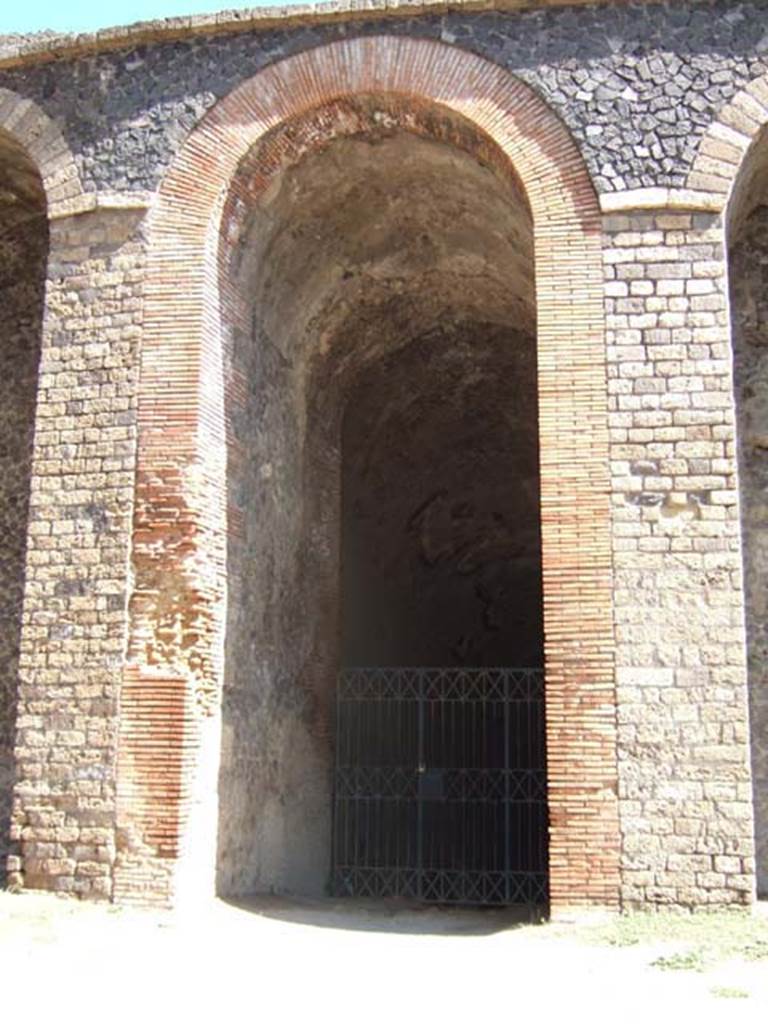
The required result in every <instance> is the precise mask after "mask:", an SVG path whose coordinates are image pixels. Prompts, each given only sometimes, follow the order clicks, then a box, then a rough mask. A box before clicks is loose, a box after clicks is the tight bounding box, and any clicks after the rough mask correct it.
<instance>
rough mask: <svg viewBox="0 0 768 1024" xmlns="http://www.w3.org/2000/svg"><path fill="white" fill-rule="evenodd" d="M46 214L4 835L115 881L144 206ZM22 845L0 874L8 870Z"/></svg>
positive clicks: (28, 865)
mask: <svg viewBox="0 0 768 1024" xmlns="http://www.w3.org/2000/svg"><path fill="white" fill-rule="evenodd" d="M142 216H143V211H142V213H137V212H136V211H112V212H108V211H103V212H94V213H90V214H84V215H82V216H78V217H69V218H65V219H63V220H58V221H53V222H52V224H51V256H50V268H49V284H48V295H47V319H46V331H45V337H44V339H43V352H42V360H41V366H40V380H39V398H38V410H37V428H36V434H35V444H34V470H33V483H32V495H31V503H30V528H29V546H28V555H27V584H26V605H25V613H24V634H23V638H22V646H21V659H20V673H21V679H22V682H21V685H20V695H19V708H18V741H17V743H18V745H17V763H18V769H19V775H20V776H21V778H22V780H23V781H22V782H21V783H19V786H18V789H17V792H18V794H19V796H20V797H21V798H23V808H24V809H23V810H22V809H21V801H20V802H19V804H18V805H17V809H16V810H15V814H14V820H13V830H12V838H13V839H14V841H15V843H16V845H17V849H18V851H19V853H20V854H21V855H22V856H23V858H24V883H25V884H26V885H27V886H28V887H31V888H50V887H51V885H53V887H54V888H55V889H57V890H58V891H62V892H75V893H79V894H82V895H90V896H101V897H106V896H109V895H110V893H111V885H112V882H111V864H112V861H113V860H114V856H115V841H114V834H115V833H114V793H115V780H114V756H115V730H116V727H117V701H118V684H119V681H120V677H121V671H122V665H123V660H124V651H125V642H126V621H127V595H128V583H129V576H128V545H129V538H130V527H131V514H132V500H133V483H134V472H135V403H136V371H137V365H136V356H137V341H138V337H139V333H140V326H141V279H142V277H141V274H142V272H141V257H142V243H141V237H140V233H139V231H138V229H139V226H140V219H141V217H142ZM20 866H21V865H20V861H19V859H18V857H17V856H14V857H12V858H11V860H10V869H11V870H10V871H9V878H10V880H11V881H14V880H16V875H15V871H16V870H17V869H19V868H20Z"/></svg>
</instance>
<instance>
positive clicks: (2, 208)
mask: <svg viewBox="0 0 768 1024" xmlns="http://www.w3.org/2000/svg"><path fill="white" fill-rule="evenodd" d="M79 193H80V181H79V178H78V175H77V168H76V167H75V164H74V160H73V159H72V156H71V154H70V152H69V149H68V147H67V145H66V142H65V141H64V139H63V136H62V135H61V133H60V132H59V131H58V129H57V128H56V126H55V125H54V124H53V123H52V122H51V121H50V119H49V118H48V117H47V116H46V115H45V114H44V113H43V111H42V110H40V108H39V107H37V106H36V105H35V104H34V103H32V102H31V101H30V100H27V99H24V98H23V97H21V96H19V95H18V94H16V93H14V92H11V91H10V90H7V89H0V306H1V307H2V310H3V334H2V339H1V341H0V481H1V482H0V536H2V552H1V553H0V554H1V556H2V557H0V880H3V879H4V878H5V877H6V869H7V870H8V871H9V872H11V873H13V872H14V871H15V870H16V868H17V867H18V859H19V858H18V856H17V853H18V849H19V847H18V830H17V828H16V827H15V824H14V823H13V820H14V814H13V800H14V788H15V786H16V785H17V784H18V783H20V782H21V781H22V776H23V772H24V770H25V767H26V766H25V765H24V755H25V753H26V752H25V751H24V749H23V747H24V744H23V740H22V733H23V727H22V722H23V721H24V686H23V641H22V632H23V630H22V621H23V607H24V601H25V592H26V591H27V590H28V589H30V590H31V589H33V588H32V587H30V584H29V580H28V574H27V569H26V567H27V559H28V557H29V551H28V534H29V530H30V520H31V517H32V514H33V513H32V512H31V503H32V497H31V494H32V487H33V470H32V465H33V433H34V426H35V419H36V407H37V392H38V381H39V370H40V354H41V347H42V337H43V333H44V318H45V294H46V269H47V265H48V259H49V253H50V236H49V219H50V213H51V210H52V209H54V208H55V207H56V206H57V204H59V205H60V204H61V203H62V202H66V201H67V200H69V199H71V198H72V197H75V196H77V195H78V194H79Z"/></svg>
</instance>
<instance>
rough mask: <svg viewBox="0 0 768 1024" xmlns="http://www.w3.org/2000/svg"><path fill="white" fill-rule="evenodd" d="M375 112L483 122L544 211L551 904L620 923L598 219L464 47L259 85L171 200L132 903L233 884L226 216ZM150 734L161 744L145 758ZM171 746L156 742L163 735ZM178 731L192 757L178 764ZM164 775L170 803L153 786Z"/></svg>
mask: <svg viewBox="0 0 768 1024" xmlns="http://www.w3.org/2000/svg"><path fill="white" fill-rule="evenodd" d="M359 94H367V95H374V96H376V95H393V96H399V97H405V98H408V97H412V98H414V99H417V100H418V101H419V102H421V103H423V102H425V101H426V102H427V103H432V104H435V105H439V106H441V107H443V108H447V109H448V110H449V111H451V112H453V113H456V114H459V115H461V116H463V117H464V118H466V119H467V120H469V121H470V122H472V123H473V124H474V125H475V126H476V127H477V128H478V129H479V130H480V131H481V132H483V133H484V134H485V135H486V136H487V137H489V138H490V140H492V142H493V143H495V145H496V147H497V148H498V149H499V150H500V151H501V152H502V153H503V154H504V155H505V156H506V158H507V159H508V160H509V161H510V163H511V164H512V165H513V167H514V170H515V172H516V174H517V176H518V178H519V179H520V181H521V182H522V184H523V187H524V189H525V191H526V193H527V197H528V201H529V203H530V207H531V210H532V214H533V222H534V233H535V261H536V290H537V318H538V363H539V408H540V448H541V487H542V533H543V571H544V607H545V631H546V665H547V668H546V672H547V715H548V726H547V729H548V757H549V765H550V768H549V795H550V806H551V814H552V824H551V841H550V851H551V896H552V904H553V907H554V908H556V909H563V908H565V907H567V906H571V905H585V904H601V905H610V904H615V903H616V902H617V899H618V852H619V833H618V818H617V794H616V738H615V693H614V673H613V626H612V607H611V561H610V558H611V556H610V547H611V545H610V508H609V475H608V436H607V424H606V420H607V391H606V369H605V346H604V333H603V332H604V327H603V295H602V280H601V279H602V250H601V221H600V212H599V206H598V202H597V198H596V196H595V192H594V189H593V187H592V184H591V181H590V178H589V175H588V172H587V170H586V167H585V165H584V162H583V160H582V157H581V155H580V153H579V151H578V149H577V147H576V145H575V143H574V142H573V140H572V138H571V137H570V135H569V133H568V131H567V129H566V128H565V127H564V125H563V124H562V122H561V121H560V120H559V119H558V118H557V117H556V115H555V114H554V113H553V112H552V111H551V110H550V109H549V108H548V107H547V106H546V104H545V103H544V102H543V101H542V100H541V99H540V98H539V97H538V96H537V95H536V93H534V92H533V90H531V89H530V88H529V87H528V86H527V85H525V84H524V83H522V82H520V81H518V80H517V79H515V78H514V77H513V76H512V75H510V74H509V73H508V72H506V71H504V70H503V69H502V68H500V67H498V66H496V65H494V64H491V63H489V62H488V61H486V60H484V59H481V58H479V57H477V56H475V55H473V54H470V53H467V52H464V51H461V50H458V49H456V48H453V47H450V46H448V45H445V44H442V43H437V42H432V41H426V40H416V39H409V38H394V37H388V36H378V37H370V38H357V39H351V40H344V41H341V42H337V43H332V44H330V45H327V46H323V47H319V48H317V49H314V50H310V51H307V52H304V53H302V54H299V55H297V56H294V57H291V58H288V59H286V60H284V61H281V62H279V63H277V64H274V65H272V66H270V67H268V68H266V69H265V70H263V71H261V72H259V73H258V74H257V75H256V76H254V77H253V78H251V79H249V80H248V81H247V82H244V83H243V84H242V85H241V86H239V87H238V88H237V89H235V90H234V91H233V92H232V93H231V94H229V95H228V96H227V97H225V98H224V99H223V100H221V101H220V102H219V103H218V104H217V105H216V106H215V107H214V108H213V109H212V110H211V111H210V112H209V113H208V114H207V116H206V117H205V118H204V119H203V120H202V122H201V123H200V124H199V125H198V126H197V128H196V129H195V130H194V131H193V132H192V134H191V135H190V136H189V138H188V139H187V142H186V143H185V145H184V147H183V148H182V150H181V151H180V152H179V153H178V155H177V157H176V159H175V161H174V163H173V164H172V166H171V167H170V169H169V171H168V173H167V175H166V177H165V179H164V181H163V183H162V186H161V188H160V190H159V192H158V195H157V197H156V201H155V204H154V207H153V210H152V214H151V222H150V237H149V253H148V269H147V291H146V305H145V326H144V343H143V355H142V372H141V387H140V398H139V413H138V422H139V464H138V475H137V492H136V517H135V524H134V546H133V565H134V571H135V581H136V582H135V590H134V595H133V600H132V605H131V642H130V652H129V654H130V656H129V662H128V666H127V670H126V677H125V681H124V687H123V710H122V721H121V733H122V737H121V744H120V760H119V764H120V768H119V778H118V815H119V820H118V827H119V829H120V831H121V833H122V836H123V843H124V847H125V849H126V850H127V851H128V852H127V853H126V855H125V856H124V857H123V859H122V861H121V862H120V863H119V864H118V876H117V881H116V895H117V897H118V898H124V899H130V898H132V894H133V893H135V891H136V890H137V886H141V885H142V884H143V883H142V879H146V873H147V871H148V870H150V868H148V865H149V864H152V865H154V866H155V867H154V868H152V869H151V870H153V871H154V870H157V871H158V872H159V873H160V875H163V871H164V866H165V867H167V868H168V871H167V872H166V873H165V875H163V877H167V879H168V886H169V889H168V898H172V897H173V893H174V891H175V892H178V891H179V887H183V886H184V885H185V884H186V882H189V883H190V884H194V885H195V886H198V887H199V886H200V885H203V886H204V887H205V886H207V887H209V888H210V886H211V885H212V881H211V879H212V867H213V853H212V850H211V846H210V836H211V833H214V838H215V799H214V797H213V786H214V783H215V764H216V743H217V739H216V721H217V715H218V705H219V694H220V685H221V678H222V672H223V631H224V613H225V608H226V564H225V550H226V516H225V507H224V496H225V479H226V454H225V446H226V438H225V428H224V409H223V406H224V396H223V383H222V361H221V343H222V338H221V308H220V304H221V303H222V302H224V301H226V296H225V295H223V294H220V293H219V291H218V289H217V287H216V277H217V236H218V232H219V225H220V217H221V209H222V206H223V203H224V199H225V197H226V193H227V190H228V188H229V185H230V183H231V181H232V179H233V178H234V176H235V173H236V171H237V168H238V165H239V164H240V162H241V161H242V160H243V158H244V157H245V156H246V154H247V153H248V152H249V150H250V149H251V148H252V147H253V146H254V145H255V144H256V143H257V142H258V141H259V140H260V139H262V138H263V137H264V136H265V135H266V133H268V132H269V131H270V130H271V129H273V128H275V127H277V126H279V125H282V124H285V123H288V122H290V121H291V120H293V119H295V118H297V117H299V116H301V115H302V114H305V113H307V112H308V111H311V110H313V109H315V108H321V107H322V106H323V105H325V104H328V103H330V102H333V101H334V100H337V99H339V98H343V97H348V96H355V95H359ZM139 723H143V729H144V739H141V738H137V737H138V736H139V732H138V730H137V725H138V724H139ZM154 727H156V729H157V737H158V739H157V740H156V741H154V742H153V741H152V740H151V738H150V739H147V735H148V733H150V732H151V731H152V729H153V728H154ZM169 728H170V730H171V731H170V735H172V736H173V741H172V742H171V743H163V742H162V740H161V739H160V737H162V736H163V735H168V734H169ZM163 771H165V772H166V776H167V777H168V778H170V779H171V782H170V784H169V785H168V786H167V787H166V788H165V789H163V788H162V786H160V787H159V788H158V784H157V783H156V782H155V783H154V787H153V782H152V780H153V778H154V779H155V780H156V779H157V778H158V777H159V775H160V774H161V773H162V772H163ZM163 821H164V822H165V823H166V825H165V826H162V825H161V824H160V823H161V822H163ZM169 821H171V822H172V823H173V825H172V827H170V826H168V824H167V823H168V822H169ZM206 836H208V837H209V838H208V839H206V838H205V837H206ZM185 851H186V852H185ZM177 858H178V859H179V866H178V869H176V868H174V867H173V862H175V860H176V859H177Z"/></svg>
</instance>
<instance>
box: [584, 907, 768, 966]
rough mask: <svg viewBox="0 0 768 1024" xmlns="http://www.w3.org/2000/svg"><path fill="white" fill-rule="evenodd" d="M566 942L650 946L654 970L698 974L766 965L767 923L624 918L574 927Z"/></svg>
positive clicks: (747, 917) (731, 914)
mask: <svg viewBox="0 0 768 1024" xmlns="http://www.w3.org/2000/svg"><path fill="white" fill-rule="evenodd" d="M570 938H579V939H581V940H582V941H584V942H587V943H590V944H595V945H601V946H614V947H627V946H634V947H640V948H642V947H643V946H653V947H655V948H654V949H653V953H654V954H655V955H656V957H657V958H656V960H654V961H653V965H654V966H655V967H658V968H660V969H662V970H702V969H704V968H705V967H709V966H711V965H714V964H717V963H721V962H723V961H726V960H741V961H742V962H748V961H751V962H754V961H763V960H768V917H766V916H762V915H761V916H753V915H751V914H749V913H748V912H746V911H711V912H700V913H695V914H688V913H684V912H680V911H676V910H658V911H656V912H655V913H633V914H626V915H622V916H619V917H616V918H614V919H613V920H609V921H603V922H601V923H600V924H584V925H581V926H577V927H576V928H575V929H571V930H570ZM659 945H661V946H662V949H661V950H660V949H659V948H658V947H659ZM664 947H667V948H664Z"/></svg>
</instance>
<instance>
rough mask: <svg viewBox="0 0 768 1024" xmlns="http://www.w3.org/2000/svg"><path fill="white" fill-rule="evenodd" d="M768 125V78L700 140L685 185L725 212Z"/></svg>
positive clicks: (743, 96) (745, 93)
mask: <svg viewBox="0 0 768 1024" xmlns="http://www.w3.org/2000/svg"><path fill="white" fill-rule="evenodd" d="M766 125H768V74H764V75H761V76H760V77H759V78H755V79H753V80H752V81H751V82H750V83H749V85H747V86H745V88H743V89H742V90H741V91H740V92H738V93H737V94H736V96H734V98H733V99H732V100H731V101H730V102H729V103H727V104H726V105H725V106H724V107H723V108H722V110H721V111H720V112H719V113H718V115H717V117H716V118H715V120H714V121H713V122H712V124H711V125H710V126H709V128H707V130H706V132H705V134H704V136H703V138H702V139H701V141H700V143H699V146H698V150H697V152H696V156H695V158H694V161H693V165H692V167H691V170H690V171H689V173H688V179H687V181H686V185H687V187H688V188H689V189H695V190H697V191H699V192H705V193H709V194H710V196H711V197H712V199H713V200H714V202H715V204H716V205H717V206H719V208H720V209H724V208H725V207H726V205H727V203H728V200H729V199H730V198H731V196H732V193H733V190H734V187H735V186H736V185H737V182H738V179H739V178H740V177H741V172H742V170H743V168H744V163H745V159H746V156H747V152H748V150H749V149H750V147H751V146H752V144H753V142H755V141H756V140H757V138H758V136H759V135H760V132H761V131H762V130H763V129H764V128H765V127H766Z"/></svg>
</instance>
